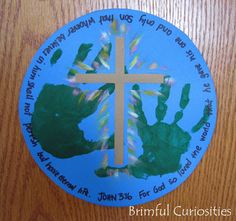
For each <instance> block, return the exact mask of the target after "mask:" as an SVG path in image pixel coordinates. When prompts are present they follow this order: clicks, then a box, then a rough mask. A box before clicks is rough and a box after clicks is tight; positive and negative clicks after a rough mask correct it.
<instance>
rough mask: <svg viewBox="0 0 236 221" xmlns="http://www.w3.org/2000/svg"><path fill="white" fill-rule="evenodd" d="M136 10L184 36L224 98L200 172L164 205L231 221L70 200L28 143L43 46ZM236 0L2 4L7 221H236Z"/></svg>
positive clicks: (1, 163) (0, 158)
mask: <svg viewBox="0 0 236 221" xmlns="http://www.w3.org/2000/svg"><path fill="white" fill-rule="evenodd" d="M117 7H118V8H131V9H138V10H142V11H145V12H149V13H152V14H154V15H157V16H159V17H161V18H164V19H166V20H167V21H169V22H171V23H173V24H174V25H175V26H177V27H178V28H180V29H181V30H183V31H184V32H185V33H186V34H187V35H188V36H189V37H190V38H191V39H192V40H193V42H194V43H195V44H196V46H197V47H198V48H199V50H200V51H201V53H202V54H203V57H204V59H205V60H206V62H207V64H208V66H209V68H210V70H211V74H212V77H213V79H214V82H215V86H216V92H217V96H218V119H217V125H216V129H215V133H214V136H213V139H212V141H211V144H210V146H209V149H208V151H207V152H206V154H205V156H204V157H203V159H202V161H201V163H200V164H199V166H198V167H197V168H196V170H195V172H194V173H193V174H192V175H191V176H190V177H189V178H188V180H187V181H186V182H184V183H183V184H182V185H181V186H180V187H178V188H177V189H176V190H175V191H173V192H171V193H169V194H167V195H166V196H165V197H163V198H161V199H159V200H156V201H153V202H150V203H147V204H145V205H140V206H137V208H141V206H142V207H144V208H153V207H155V206H156V204H157V203H162V204H167V203H169V204H171V206H173V207H174V206H177V205H181V206H182V207H184V208H194V207H195V206H196V207H198V208H210V207H213V206H218V207H221V208H231V209H232V211H233V213H232V216H231V217H228V218H224V217H218V218H216V217H212V218H210V217H176V216H170V217H152V218H151V217H141V216H139V217H137V216H136V217H129V214H128V208H109V207H101V206H96V205H93V204H90V203H87V202H84V201H82V200H80V199H77V198H74V197H73V196H71V195H69V194H66V193H65V192H64V191H63V190H61V189H60V188H59V187H57V186H56V185H55V184H54V183H53V182H52V181H51V180H49V178H48V177H47V176H46V175H44V174H43V173H42V172H41V170H40V169H39V168H38V166H37V165H36V163H35V162H34V161H33V159H32V157H31V155H30V153H29V151H28V149H27V147H26V144H25V142H24V139H23V136H22V133H21V130H20V123H19V117H18V108H17V107H18V99H19V91H20V86H21V83H22V80H23V77H24V75H25V72H26V70H27V67H28V65H29V63H30V61H31V58H32V57H33V55H34V54H35V53H36V51H37V49H38V48H39V46H40V45H41V44H42V43H43V42H44V41H45V40H46V38H48V37H49V36H50V35H51V34H52V33H53V32H54V31H56V30H57V29H58V28H60V27H61V26H63V25H64V24H66V23H68V22H69V21H71V20H73V19H75V18H77V17H79V16H81V15H84V14H86V13H88V12H90V11H93V10H97V9H104V8H117ZM235 29H236V1H235V0H156V1H155V0H148V1H145V0H143V1H141V0H77V1H76V0H0V221H12V220H13V221H29V220H30V221H64V220H67V221H75V220H76V221H77V220H97V221H100V220H171V221H175V220H190V221H192V220H207V221H208V220H228V221H229V220H231V221H233V220H236V216H235V215H236V213H235V208H236V185H235V181H236V179H235V178H236V166H235V162H236V157H235V156H236V154H235V153H236V142H235V139H236V136H235V133H236V130H235V127H236V126H235V125H236V123H235V113H236V106H235V99H236V98H235V97H236V93H235V92H236V86H235V85H236V81H235V78H236V76H235V75H236V71H235V69H236V40H235V33H236V30H235Z"/></svg>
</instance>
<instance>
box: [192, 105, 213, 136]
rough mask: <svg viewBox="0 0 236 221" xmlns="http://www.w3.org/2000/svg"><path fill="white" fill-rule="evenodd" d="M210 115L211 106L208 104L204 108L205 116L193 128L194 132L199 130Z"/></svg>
mask: <svg viewBox="0 0 236 221" xmlns="http://www.w3.org/2000/svg"><path fill="white" fill-rule="evenodd" d="M209 116H210V113H209V108H208V106H207V105H206V106H205V108H204V110H203V116H202V118H201V119H200V120H199V121H198V123H197V124H196V125H195V126H194V127H193V128H192V132H193V133H194V132H197V131H199V130H200V129H201V128H202V127H203V126H204V124H205V123H206V122H207V121H208V119H209Z"/></svg>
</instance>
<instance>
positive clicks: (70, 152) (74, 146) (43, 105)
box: [32, 84, 114, 158]
mask: <svg viewBox="0 0 236 221" xmlns="http://www.w3.org/2000/svg"><path fill="white" fill-rule="evenodd" d="M111 88H112V86H111V85H109V86H108V85H104V86H102V87H100V88H99V90H101V91H102V92H105V91H106V90H109V92H110V93H113V91H114V85H113V91H112V89H111ZM73 90H74V89H73V88H71V87H69V86H66V85H52V84H46V85H45V86H44V87H43V89H42V91H41V93H40V94H39V97H38V99H37V101H36V103H35V107H34V113H33V116H32V128H33V133H34V135H35V136H36V137H37V139H38V140H39V143H40V144H41V146H42V148H43V149H44V150H45V151H47V152H49V153H51V154H52V155H53V156H55V157H58V158H68V157H73V156H76V155H81V154H87V153H90V152H92V151H94V150H100V149H101V145H102V141H91V140H87V139H86V138H85V137H84V132H83V131H82V130H81V129H80V128H79V127H78V125H79V123H80V122H81V121H82V120H83V119H85V118H87V117H88V116H90V115H91V114H93V113H94V112H95V111H96V110H97V108H98V105H99V98H100V97H101V96H102V93H101V94H100V95H99V96H97V97H96V98H95V99H93V100H91V101H87V100H86V99H85V96H84V92H81V93H80V94H78V95H76V96H75V95H73ZM81 98H82V99H81ZM113 142H114V136H111V137H110V138H109V141H108V145H109V148H113V146H114V144H113Z"/></svg>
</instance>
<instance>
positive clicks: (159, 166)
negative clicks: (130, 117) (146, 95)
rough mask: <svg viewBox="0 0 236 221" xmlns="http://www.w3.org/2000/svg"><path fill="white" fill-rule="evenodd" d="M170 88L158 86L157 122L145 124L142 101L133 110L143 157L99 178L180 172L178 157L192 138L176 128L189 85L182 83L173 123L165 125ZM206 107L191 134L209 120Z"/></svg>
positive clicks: (105, 170)
mask: <svg viewBox="0 0 236 221" xmlns="http://www.w3.org/2000/svg"><path fill="white" fill-rule="evenodd" d="M132 89H133V90H136V91H137V93H139V94H140V92H139V86H138V85H137V84H136V85H134V86H133V88H132ZM170 89H171V86H170V85H168V84H166V83H163V84H161V89H160V91H159V92H160V93H161V94H162V96H158V105H157V107H156V110H155V113H156V119H157V122H156V123H155V124H154V125H148V124H147V119H146V117H145V114H144V111H143V109H142V100H141V99H137V98H135V97H133V98H134V99H136V102H135V104H134V111H135V113H136V114H137V115H138V121H137V123H136V126H137V131H138V135H139V137H140V138H141V140H142V143H143V145H142V148H143V154H142V155H141V156H139V157H138V160H137V161H136V162H135V163H133V164H130V165H127V166H125V167H122V168H115V167H110V166H107V167H105V168H100V169H98V170H96V171H95V173H96V174H97V176H99V177H107V176H109V175H111V174H113V173H114V172H115V171H120V172H125V173H127V172H128V173H129V174H130V175H132V176H134V177H136V178H144V179H146V178H147V177H148V176H156V175H163V174H167V173H172V172H176V171H177V170H179V169H180V167H181V165H180V158H181V155H182V154H183V153H185V152H186V151H187V149H188V146H189V143H190V140H191V136H190V134H189V133H188V132H187V131H184V130H183V129H182V128H180V127H179V125H178V122H179V121H180V120H181V119H182V117H183V110H184V109H185V108H186V106H187V105H188V103H189V92H190V84H185V85H184V87H183V89H182V95H181V99H180V103H179V106H180V110H179V111H177V112H176V114H175V117H174V121H173V122H172V123H171V124H168V123H164V122H163V119H164V117H165V115H166V112H167V108H168V107H167V104H166V101H167V100H168V98H169V95H170ZM207 110H208V109H207V106H206V107H205V108H204V112H203V117H202V118H201V119H200V121H199V122H198V123H197V124H196V125H195V126H194V127H193V129H192V132H196V131H198V130H199V129H200V128H201V127H202V126H203V125H204V123H205V122H206V121H207V120H208V117H209V113H208V111H207Z"/></svg>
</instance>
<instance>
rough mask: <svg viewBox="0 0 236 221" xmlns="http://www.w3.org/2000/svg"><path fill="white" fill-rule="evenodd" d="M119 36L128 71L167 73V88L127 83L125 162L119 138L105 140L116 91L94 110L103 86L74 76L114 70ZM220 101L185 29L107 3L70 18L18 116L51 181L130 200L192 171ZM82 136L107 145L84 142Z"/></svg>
mask: <svg viewBox="0 0 236 221" xmlns="http://www.w3.org/2000/svg"><path fill="white" fill-rule="evenodd" d="M118 37H119V38H121V37H122V38H123V39H124V41H125V46H124V51H125V52H124V53H125V72H126V74H144V73H145V74H154V75H155V74H162V75H164V76H165V83H164V86H163V88H162V86H161V85H160V84H156V83H152V82H150V83H149V84H142V83H138V90H137V91H136V89H137V87H136V89H134V88H135V87H134V85H135V84H134V83H127V84H126V85H125V97H124V104H125V109H124V147H123V148H124V163H123V165H116V164H115V163H114V158H115V156H114V155H115V154H114V142H113V143H112V142H111V144H108V141H107V140H106V139H107V138H111V136H112V134H113V133H115V130H114V128H115V120H114V119H115V117H117V115H119V113H116V114H115V102H116V101H115V93H116V92H115V91H111V92H110V94H107V95H108V96H107V100H106V101H104V100H105V99H104V100H99V101H101V102H100V103H98V106H97V107H96V108H95V110H94V111H91V107H89V105H87V106H86V105H85V103H83V102H85V101H86V102H88V101H91V100H93V99H94V100H95V99H96V96H97V95H98V94H96V90H97V89H98V88H101V87H102V86H103V85H104V83H103V82H101V83H96V84H90V83H86V84H83V83H75V82H74V81H75V77H76V75H77V73H81V74H83V73H85V72H93V70H96V72H97V74H99V73H104V74H112V73H115V68H116V65H115V54H116V48H115V41H116V39H117V38H118ZM108 46H109V47H110V48H109V47H108ZM80 47H82V48H80ZM79 48H80V49H81V50H79ZM102 49H104V51H103V52H102V53H100V54H99V52H101V50H102ZM92 69H93V70H92ZM136 86H137V85H136ZM113 89H114V88H113ZM168 90H169V92H168ZM106 92H107V91H106ZM136 92H138V93H136ZM70 93H71V94H70ZM104 93H105V92H104ZM82 94H83V95H84V96H85V97H83V96H82ZM181 94H182V96H181ZM103 95H104V96H105V94H103ZM98 96H99V95H98ZM79 98H80V99H79ZM181 98H182V99H181ZM140 99H141V101H142V110H143V112H140V110H141V109H140V106H138V105H139V104H140ZM94 100H93V101H94ZM181 100H182V102H180V101H181ZM80 102H82V103H80ZM158 103H159V104H160V105H159V106H157V105H158ZM86 104H88V103H86ZM76 105H78V106H76ZM104 106H105V107H104ZM74 107H75V109H73V108H74ZM216 107H217V103H216V94H215V88H214V84H213V82H212V79H211V76H210V72H209V69H208V67H207V65H206V63H205V61H204V59H203V58H202V56H201V54H200V53H199V51H198V49H197V48H196V47H195V46H194V44H193V43H192V41H191V40H190V39H189V38H188V37H187V36H186V35H185V34H184V33H183V32H181V31H180V30H179V29H177V28H176V27H175V26H173V25H172V24H170V23H168V22H166V21H165V20H163V19H161V18H159V17H156V16H153V15H151V14H147V13H144V12H141V11H134V10H127V9H110V10H101V11H96V12H92V13H90V14H87V15H85V16H82V17H80V18H78V19H76V20H74V21H72V22H70V23H69V24H67V25H66V26H64V27H63V28H61V29H59V30H58V31H57V32H55V33H54V34H53V35H52V36H51V37H50V38H49V39H48V40H47V41H46V42H45V43H44V44H43V45H42V46H41V47H40V49H39V50H38V52H37V53H36V55H35V56H34V58H33V60H32V62H31V65H30V66H29V68H28V71H27V73H26V76H25V78H24V81H23V84H22V88H21V93H20V102H19V113H20V121H21V128H22V131H23V135H24V138H25V141H26V143H27V146H28V148H29V150H30V152H31V154H32V156H33V158H34V160H35V161H36V162H37V164H38V165H39V167H40V168H41V169H42V170H43V171H44V173H46V174H47V176H48V177H49V178H50V179H51V180H53V182H55V183H56V184H57V185H58V186H60V187H61V188H62V189H64V190H65V191H66V192H68V193H70V194H72V195H74V196H75V197H78V198H80V199H83V200H86V201H88V202H92V203H95V204H99V205H104V206H130V205H136V204H141V203H146V202H149V201H151V200H155V199H157V198H159V197H161V196H164V195H165V194H167V193H168V192H170V191H172V190H174V189H175V188H177V187H178V186H179V185H180V184H181V183H182V182H184V181H185V179H186V178H187V177H189V175H190V174H191V173H192V172H193V170H194V169H195V167H196V166H197V165H198V163H199V161H200V160H201V158H202V157H203V155H204V153H205V151H206V149H207V146H208V144H209V143H210V140H211V137H212V134H213V131H214V128H215V122H216V114H217V109H216ZM77 108H78V110H79V111H77ZM106 108H107V110H105V109H106ZM88 109H90V110H89V111H88ZM57 110H60V111H59V112H57ZM80 111H81V112H80ZM143 113H144V114H145V116H146V118H145V119H144V118H142V117H143ZM156 113H157V114H156ZM86 114H88V116H86ZM60 115H63V119H62V117H61V116H60ZM68 116H69V117H68ZM57 117H61V118H60V120H57ZM72 118H73V119H72ZM74 118H75V119H76V120H78V119H79V120H78V125H77V127H75V124H74V121H73V120H75V119H74ZM141 118H142V119H141ZM162 118H163V119H162ZM135 119H136V120H135ZM178 120H179V121H178ZM128 121H129V123H130V124H129V123H128ZM145 121H146V123H145ZM177 121H178V122H177ZM147 125H149V126H147ZM150 125H154V126H153V127H152V126H150ZM175 125H178V126H175ZM194 125H195V127H194ZM177 127H178V128H177ZM78 128H79V131H80V132H78ZM143 128H144V130H143ZM179 128H181V130H180V129H179ZM81 131H82V132H83V134H82V135H81V134H79V133H81ZM180 131H181V132H180ZM73 133H75V134H73ZM54 135H55V136H54ZM76 136H78V137H82V138H83V139H84V140H86V142H93V141H97V140H100V141H104V140H105V142H100V143H99V142H97V143H96V145H95V144H91V143H89V144H88V146H86V145H85V143H83V145H84V146H83V145H82V146H81V145H79V144H78V143H79V142H82V141H81V140H80V138H76ZM82 138H81V139H82ZM76 139H77V140H76ZM186 140H187V141H186ZM154 141H158V142H156V143H155V142H154ZM60 142H61V143H60ZM70 142H71V144H70ZM76 142H77V143H76ZM153 142H154V143H153ZM57 145H58V149H57V148H56V147H57ZM63 145H64V146H63ZM109 145H110V146H109ZM129 145H131V146H129ZM108 146H109V149H108ZM73 148H74V149H73ZM91 148H94V149H93V150H92V149H91ZM87 150H88V151H87ZM86 151H87V152H86ZM178 156H180V158H179V160H178ZM127 165H128V166H127ZM130 165H132V166H130ZM176 165H179V167H178V168H177V167H176ZM102 168H106V170H102ZM119 168H123V169H119ZM99 169H101V170H100V172H101V173H98V172H97V173H96V171H98V170H99ZM108 169H109V170H108ZM104 171H105V175H106V176H105V177H103V175H104ZM99 174H100V175H99Z"/></svg>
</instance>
